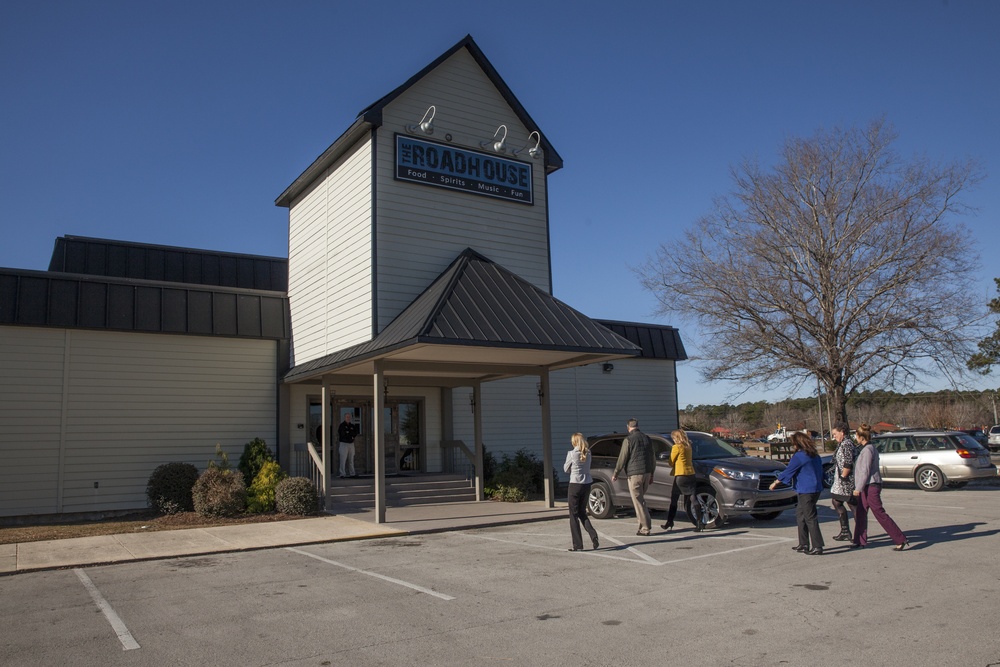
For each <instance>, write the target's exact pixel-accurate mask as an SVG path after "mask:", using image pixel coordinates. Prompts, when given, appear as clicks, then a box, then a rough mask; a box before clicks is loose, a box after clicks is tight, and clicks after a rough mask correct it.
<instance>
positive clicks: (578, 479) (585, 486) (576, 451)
mask: <svg viewBox="0 0 1000 667" xmlns="http://www.w3.org/2000/svg"><path fill="white" fill-rule="evenodd" d="M571 442H572V444H573V449H571V450H569V452H567V453H566V463H565V465H563V470H565V471H566V472H568V473H569V494H568V496H567V500H568V501H569V532H570V535H571V536H572V537H573V547H572V548H571V549H570V551H580V550H582V549H583V535H582V534H581V533H580V524H583V527H584V529H585V530H586V531H587V534H588V535H590V541H591V542H592V543H593V545H594V548H595V549H596V548H597V547H598V546H599V545H598V542H597V531H596V530H594V527H593V526H592V525H590V517H589V516H587V500H588V499H589V498H590V485H591V484H592V483H593V481H594V479H593V478H592V477H591V476H590V447H588V446H587V439H586V438H584V437H583V433H574V434H573V438H572V440H571Z"/></svg>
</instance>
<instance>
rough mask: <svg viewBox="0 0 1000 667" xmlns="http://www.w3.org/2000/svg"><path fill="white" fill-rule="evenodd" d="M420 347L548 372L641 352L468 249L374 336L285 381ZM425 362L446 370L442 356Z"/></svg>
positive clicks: (308, 364) (306, 366)
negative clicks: (472, 353)
mask: <svg viewBox="0 0 1000 667" xmlns="http://www.w3.org/2000/svg"><path fill="white" fill-rule="evenodd" d="M426 345H432V346H450V347H453V348H470V347H475V348H479V349H482V348H484V347H489V348H498V349H502V350H505V351H506V352H505V353H504V354H503V355H501V356H502V357H503V358H504V360H505V361H506V362H508V363H509V364H511V365H513V364H518V363H520V364H523V365H533V366H540V365H544V366H547V367H549V368H550V369H557V368H569V367H572V366H578V365H583V364H587V363H595V362H597V361H603V360H607V359H615V358H622V357H634V356H639V355H641V354H642V348H641V347H640V346H639V345H636V344H634V343H632V342H629V341H628V340H626V339H625V338H623V337H621V336H619V335H617V334H615V333H614V332H613V331H611V330H610V329H608V328H607V327H604V326H602V325H600V324H598V323H597V322H595V321H594V320H591V319H590V318H588V317H587V316H586V315H584V314H582V313H580V312H579V311H577V310H574V309H573V308H571V307H569V306H567V305H566V304H564V303H563V302H561V301H559V300H558V299H556V298H554V297H552V296H551V295H550V294H548V293H547V292H544V291H542V290H540V289H538V288H537V287H535V286H534V285H532V284H531V283H529V282H528V281H526V280H524V279H523V278H521V277H519V276H517V275H515V274H514V273H511V272H510V271H508V270H507V269H505V268H503V267H502V266H500V265H498V264H496V263H494V262H492V261H491V260H489V259H487V258H486V257H484V256H482V255H480V254H479V253H477V252H476V251H474V250H472V249H471V248H466V250H465V251H463V252H462V253H461V254H460V255H459V256H458V257H457V258H456V259H455V261H453V262H452V263H451V265H450V266H448V268H447V269H445V270H444V272H442V273H441V275H440V276H438V278H437V279H436V280H435V281H434V282H433V283H431V285H430V286H429V287H428V288H427V289H426V290H424V292H423V293H422V294H420V296H418V297H417V298H416V299H414V301H413V302H412V303H411V304H410V305H409V306H407V308H406V309H405V310H404V311H403V312H401V313H400V314H399V315H398V316H397V317H396V319H394V320H393V321H392V322H391V323H390V324H389V325H388V326H387V327H386V328H385V329H383V330H382V332H381V333H380V334H379V335H378V336H376V337H375V338H373V339H372V340H370V341H368V342H365V343H360V344H358V345H355V346H353V347H349V348H347V349H344V350H341V351H339V352H335V353H333V354H329V355H327V356H325V357H321V358H319V359H315V360H313V361H309V362H306V363H304V364H300V365H297V366H295V367H294V368H292V369H291V370H290V371H289V372H288V373H287V374H286V375H285V381H286V382H295V381H300V380H303V379H307V378H309V377H314V376H318V375H322V374H324V373H328V372H332V371H336V370H338V369H342V368H345V367H347V366H351V365H356V364H358V363H361V362H368V361H371V360H374V359H375V358H385V357H391V356H393V354H394V353H396V352H398V351H401V350H404V349H407V348H415V347H420V346H426ZM519 351H520V352H523V353H525V354H524V355H523V357H522V360H521V361H518V360H517V359H518V356H519V355H518V352H519ZM529 352H530V353H531V354H530V355H529V354H527V353H529ZM537 353H541V354H537ZM431 356H432V357H433V358H434V359H435V361H436V362H437V363H442V366H443V367H446V366H447V363H446V362H442V361H441V360H440V359H439V356H440V355H431ZM458 356H460V355H459V354H457V353H456V354H454V355H451V357H453V358H455V357H458ZM529 357H530V360H528V359H529ZM408 359H409V360H411V361H412V360H414V359H417V357H415V356H411V357H408ZM456 360H458V359H457V358H456ZM488 365H489V364H485V365H484V367H485V366H488ZM497 365H501V364H499V363H498V364H497ZM488 374H490V373H488V372H484V375H488Z"/></svg>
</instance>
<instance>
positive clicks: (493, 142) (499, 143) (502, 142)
mask: <svg viewBox="0 0 1000 667" xmlns="http://www.w3.org/2000/svg"><path fill="white" fill-rule="evenodd" d="M500 130H503V136H502V137H500V138H499V139H497V137H498V136H499V135H500ZM479 145H480V146H482V147H483V148H486V147H487V146H489V147H491V148H492V149H493V150H494V151H496V152H497V153H503V152H505V151H506V150H507V126H506V125H501V126H500V127H498V128H497V131H496V132H494V133H493V138H492V139H487V140H486V141H480V142H479Z"/></svg>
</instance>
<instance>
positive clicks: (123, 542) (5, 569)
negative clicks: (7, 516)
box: [0, 501, 568, 575]
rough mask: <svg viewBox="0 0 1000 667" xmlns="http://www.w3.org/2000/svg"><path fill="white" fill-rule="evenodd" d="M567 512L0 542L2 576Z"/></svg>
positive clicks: (492, 506) (508, 511) (439, 514)
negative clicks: (13, 542) (18, 542)
mask: <svg viewBox="0 0 1000 667" xmlns="http://www.w3.org/2000/svg"><path fill="white" fill-rule="evenodd" d="M567 516H568V514H567V510H566V503H565V501H563V502H556V506H555V507H554V508H548V507H546V506H545V503H544V502H540V501H539V502H525V503H495V502H482V503H445V504H440V505H417V506H414V507H391V508H389V509H388V510H387V511H386V519H387V522H386V523H383V524H376V523H375V522H374V511H369V512H359V513H356V514H342V515H329V516H321V517H316V518H310V519H297V520H294V521H275V522H270V523H252V524H240V525H237V526H217V527H214V528H190V529H184V530H164V531H156V532H152V533H122V534H120V535H101V536H97V537H77V538H71V539H66V540H47V541H43V542H24V543H21V544H3V545H0V575H4V574H15V573H20V572H35V571H38V570H52V569H60V568H68V567H85V566H91V565H104V564H108V563H124V562H132V561H141V560H156V559H162V558H177V557H182V556H201V555H205V554H214V553H225V552H231V551H252V550H255V549H271V548H275V547H286V546H296V545H303V544H320V543H324V542H342V541H348V540H366V539H373V538H378V537H394V536H400V535H417V534H421V533H438V532H445V531H451V530H468V529H472V528H483V527H487V526H502V525H509V524H518V523H527V522H532V521H548V520H551V519H562V518H566V517H567Z"/></svg>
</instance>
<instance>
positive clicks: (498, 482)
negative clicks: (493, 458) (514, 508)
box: [484, 449, 545, 502]
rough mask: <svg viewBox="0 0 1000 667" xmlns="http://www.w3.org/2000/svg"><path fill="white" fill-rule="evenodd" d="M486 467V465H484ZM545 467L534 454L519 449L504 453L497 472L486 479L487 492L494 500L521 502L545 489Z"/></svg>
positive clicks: (497, 466)
mask: <svg viewBox="0 0 1000 667" xmlns="http://www.w3.org/2000/svg"><path fill="white" fill-rule="evenodd" d="M484 467H485V466H484ZM544 479H545V467H544V465H543V463H542V462H541V461H539V460H538V457H536V456H535V455H534V454H532V453H530V452H528V451H527V450H525V449H519V450H518V451H517V452H515V454H514V456H513V457H511V456H509V455H507V454H504V455H503V459H502V460H501V461H500V463H499V464H497V465H496V474H494V475H493V476H492V478H491V479H488V480H487V481H486V487H487V489H486V494H487V495H488V496H489V497H490V498H493V499H494V500H503V501H505V502H521V501H524V500H527V499H528V498H529V497H530V495H531V494H535V493H541V492H542V491H543V490H544V486H545V485H544Z"/></svg>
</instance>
